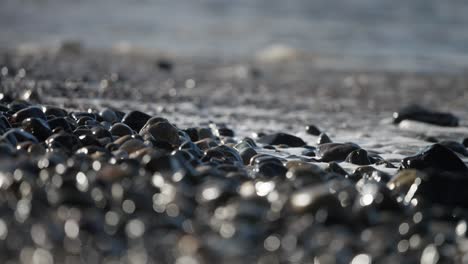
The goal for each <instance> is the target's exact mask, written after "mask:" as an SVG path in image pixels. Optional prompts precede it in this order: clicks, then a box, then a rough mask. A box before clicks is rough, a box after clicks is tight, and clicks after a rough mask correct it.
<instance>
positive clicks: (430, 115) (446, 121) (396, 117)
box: [393, 105, 459, 127]
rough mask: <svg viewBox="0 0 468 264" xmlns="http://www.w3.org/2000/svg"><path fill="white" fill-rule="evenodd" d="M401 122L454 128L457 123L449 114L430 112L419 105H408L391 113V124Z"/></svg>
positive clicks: (456, 119)
mask: <svg viewBox="0 0 468 264" xmlns="http://www.w3.org/2000/svg"><path fill="white" fill-rule="evenodd" d="M403 120H414V121H419V122H423V123H429V124H433V125H438V126H448V127H456V126H458V123H459V121H458V117H456V116H454V115H453V114H451V113H444V112H437V111H431V110H428V109H425V108H423V107H421V106H419V105H410V106H407V107H405V108H402V109H401V110H399V111H398V112H395V113H393V123H395V124H398V123H400V122H401V121H403Z"/></svg>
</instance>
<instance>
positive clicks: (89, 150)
mask: <svg viewBox="0 0 468 264" xmlns="http://www.w3.org/2000/svg"><path fill="white" fill-rule="evenodd" d="M75 153H76V154H85V155H94V154H97V153H101V154H107V153H108V151H107V149H105V148H103V147H101V146H94V145H90V146H84V147H81V148H79V149H78V150H77V151H76V152H75Z"/></svg>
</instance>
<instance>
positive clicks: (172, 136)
mask: <svg viewBox="0 0 468 264" xmlns="http://www.w3.org/2000/svg"><path fill="white" fill-rule="evenodd" d="M148 134H149V135H151V136H152V137H153V138H154V139H155V140H157V141H162V142H165V143H168V144H170V145H174V146H178V145H180V143H181V142H180V139H179V130H178V129H177V128H176V127H174V126H173V125H171V124H169V123H167V122H159V123H156V124H154V125H151V126H150V127H149V128H148Z"/></svg>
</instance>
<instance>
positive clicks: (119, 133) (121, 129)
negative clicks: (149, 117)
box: [109, 123, 133, 137]
mask: <svg viewBox="0 0 468 264" xmlns="http://www.w3.org/2000/svg"><path fill="white" fill-rule="evenodd" d="M109 132H110V133H111V134H112V135H113V136H116V137H123V136H126V135H132V134H133V130H132V129H131V128H130V127H129V126H127V125H126V124H124V123H115V124H113V125H112V127H111V128H110V130H109Z"/></svg>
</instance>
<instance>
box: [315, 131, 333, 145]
mask: <svg viewBox="0 0 468 264" xmlns="http://www.w3.org/2000/svg"><path fill="white" fill-rule="evenodd" d="M326 143H332V140H331V139H330V138H329V137H328V135H327V134H325V133H321V134H320V135H319V137H318V139H317V145H321V144H326Z"/></svg>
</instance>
